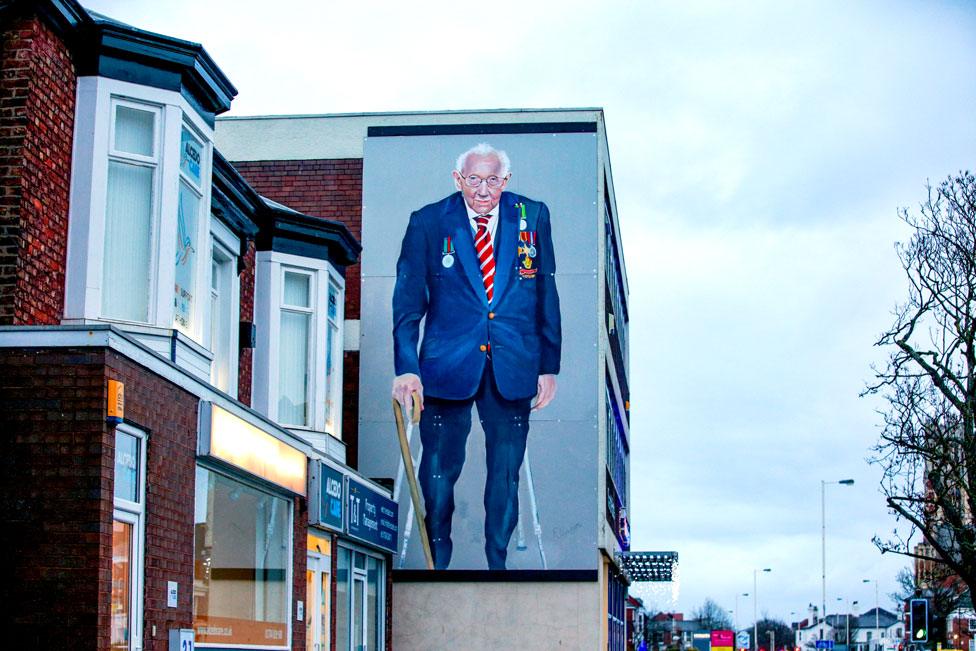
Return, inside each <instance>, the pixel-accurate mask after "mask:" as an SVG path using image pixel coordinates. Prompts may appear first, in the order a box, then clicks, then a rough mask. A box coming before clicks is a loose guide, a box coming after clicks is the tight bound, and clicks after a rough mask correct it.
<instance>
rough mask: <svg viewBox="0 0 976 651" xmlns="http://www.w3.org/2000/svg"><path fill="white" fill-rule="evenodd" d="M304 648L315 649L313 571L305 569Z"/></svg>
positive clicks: (310, 650) (307, 649)
mask: <svg viewBox="0 0 976 651" xmlns="http://www.w3.org/2000/svg"><path fill="white" fill-rule="evenodd" d="M305 604H306V606H305V649H306V651H315V646H314V645H315V610H314V604H315V572H313V571H312V570H305Z"/></svg>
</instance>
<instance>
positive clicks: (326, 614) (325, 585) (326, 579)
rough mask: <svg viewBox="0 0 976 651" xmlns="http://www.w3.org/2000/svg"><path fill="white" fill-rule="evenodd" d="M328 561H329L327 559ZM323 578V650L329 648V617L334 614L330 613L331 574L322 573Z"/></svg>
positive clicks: (320, 618)
mask: <svg viewBox="0 0 976 651" xmlns="http://www.w3.org/2000/svg"><path fill="white" fill-rule="evenodd" d="M326 561H328V559H326ZM320 576H321V577H322V585H321V589H320V590H319V631H320V634H321V643H322V646H321V647H319V648H321V649H328V648H329V616H330V615H331V614H332V613H331V612H330V611H329V596H330V594H331V593H330V590H329V573H328V572H322V573H321V574H320Z"/></svg>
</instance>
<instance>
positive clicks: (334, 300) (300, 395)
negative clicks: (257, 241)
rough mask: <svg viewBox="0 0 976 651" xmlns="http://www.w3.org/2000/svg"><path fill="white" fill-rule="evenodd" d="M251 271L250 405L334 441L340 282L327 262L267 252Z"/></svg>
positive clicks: (338, 387)
mask: <svg viewBox="0 0 976 651" xmlns="http://www.w3.org/2000/svg"><path fill="white" fill-rule="evenodd" d="M257 267H258V269H257V285H256V287H255V301H256V305H255V319H256V321H257V322H258V341H257V347H258V349H257V351H255V356H256V359H255V364H254V369H255V370H254V386H255V393H254V406H255V408H256V409H257V410H258V411H261V412H262V413H264V414H265V415H267V416H268V417H269V418H271V419H272V420H274V421H276V422H278V423H280V424H281V425H284V426H286V427H290V428H293V429H298V430H305V431H306V432H309V433H313V432H325V433H328V434H330V435H332V436H334V437H336V438H339V432H340V428H341V411H342V410H341V408H340V406H341V399H342V323H343V321H342V319H343V313H342V306H343V301H344V282H343V279H342V277H341V276H340V275H339V274H338V272H336V270H335V269H334V268H333V267H332V266H331V265H330V264H329V263H328V262H325V261H321V260H315V259H310V258H302V257H299V256H294V255H290V254H282V253H275V252H271V251H263V252H260V253H259V254H258V260H257ZM309 438H310V442H311V443H312V444H313V445H314V444H316V443H318V441H316V440H315V438H314V436H313V437H309Z"/></svg>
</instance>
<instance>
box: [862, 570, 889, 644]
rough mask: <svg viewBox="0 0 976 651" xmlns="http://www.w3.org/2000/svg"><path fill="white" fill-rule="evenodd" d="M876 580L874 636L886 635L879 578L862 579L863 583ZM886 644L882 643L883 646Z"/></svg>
mask: <svg viewBox="0 0 976 651" xmlns="http://www.w3.org/2000/svg"><path fill="white" fill-rule="evenodd" d="M871 582H874V636H875V638H879V637H884V636H883V635H882V634H881V607H880V603H879V601H878V580H877V579H862V580H861V583H871ZM883 646H884V645H883V644H882V647H883ZM868 651H870V649H869V650H868Z"/></svg>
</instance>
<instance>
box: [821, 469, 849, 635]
mask: <svg viewBox="0 0 976 651" xmlns="http://www.w3.org/2000/svg"><path fill="white" fill-rule="evenodd" d="M827 484H840V485H841V486H853V485H854V480H853V479H839V480H837V481H824V480H823V479H821V480H820V587H821V590H822V591H821V594H820V599H821V603H820V605H821V606H823V612H822V613H821V614H820V617H821V618H822V620H821V621H826V619H827ZM823 636H824V627H823V626H821V627H820V639H821V640H822V639H823Z"/></svg>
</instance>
